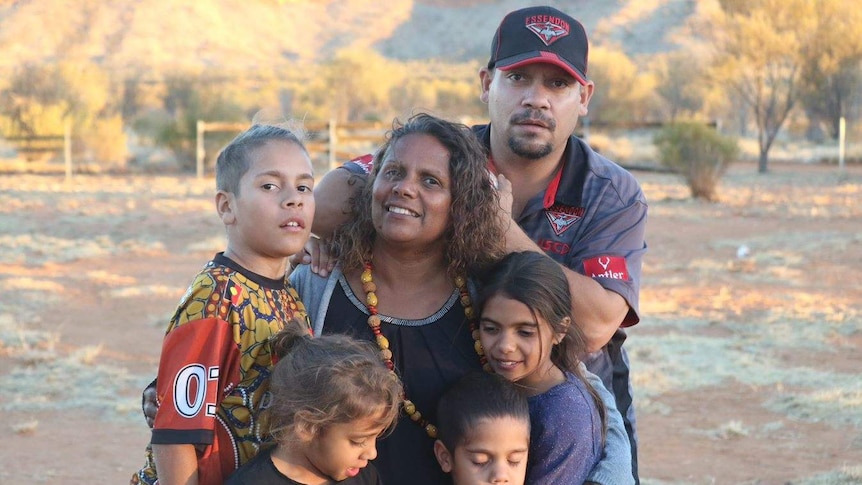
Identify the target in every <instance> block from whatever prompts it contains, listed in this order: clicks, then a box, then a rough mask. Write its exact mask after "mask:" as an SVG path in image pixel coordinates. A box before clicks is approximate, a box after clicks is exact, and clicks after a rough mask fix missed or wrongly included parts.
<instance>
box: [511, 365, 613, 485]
mask: <svg viewBox="0 0 862 485" xmlns="http://www.w3.org/2000/svg"><path fill="white" fill-rule="evenodd" d="M528 401H529V404H530V454H529V458H528V461H527V480H526V482H525V483H548V484H554V485H569V484H570V485H581V484H583V483H584V481H585V480H586V479H587V477H588V476H589V473H590V471H591V470H592V469H593V467H594V466H595V465H596V463H598V462H599V459H600V458H601V455H602V422H601V418H600V417H599V412H598V409H597V408H596V402H595V400H594V399H593V397H592V396H591V395H590V393H589V391H588V390H587V387H586V385H585V384H584V383H583V382H582V381H581V380H580V379H578V378H577V377H576V376H575V375H573V374H570V373H568V372H567V373H566V381H565V382H563V383H561V384H558V385H556V386H554V387H552V388H551V389H549V390H548V391H546V392H544V393H542V394H539V395H537V396H533V397H531V398H529V400H528Z"/></svg>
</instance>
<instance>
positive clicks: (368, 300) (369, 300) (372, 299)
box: [365, 291, 377, 307]
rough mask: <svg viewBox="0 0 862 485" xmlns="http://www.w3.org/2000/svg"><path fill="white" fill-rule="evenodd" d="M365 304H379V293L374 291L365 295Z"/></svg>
mask: <svg viewBox="0 0 862 485" xmlns="http://www.w3.org/2000/svg"><path fill="white" fill-rule="evenodd" d="M365 304H366V305H368V306H370V307H372V306H377V295H375V294H374V292H373V291H372V292H370V293H368V294H367V295H365Z"/></svg>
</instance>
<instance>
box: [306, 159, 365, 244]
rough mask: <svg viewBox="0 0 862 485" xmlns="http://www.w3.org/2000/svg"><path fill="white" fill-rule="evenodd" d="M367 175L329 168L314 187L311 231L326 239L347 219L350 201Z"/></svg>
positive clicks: (363, 184)
mask: <svg viewBox="0 0 862 485" xmlns="http://www.w3.org/2000/svg"><path fill="white" fill-rule="evenodd" d="M367 180H368V179H367V177H366V176H364V175H360V174H357V173H354V172H351V171H350V170H347V169H343V168H336V169H334V170H330V171H329V172H327V173H326V175H324V176H323V178H321V179H320V182H318V183H317V185H315V187H314V205H315V208H314V222H313V223H312V225H311V232H312V233H314V234H316V235H317V236H318V237H320V238H322V239H328V238H329V236H331V235H332V233H333V232H335V230H336V229H338V227H339V226H340V225H341V224H344V223H345V222H347V220H348V216H349V215H350V203H351V201H352V199H353V198H354V197H356V195H357V194H358V193H359V192H360V191H361V190H362V188H363V187H365V183H366V181H367Z"/></svg>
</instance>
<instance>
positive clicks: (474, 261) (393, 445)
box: [291, 114, 504, 485]
mask: <svg viewBox="0 0 862 485" xmlns="http://www.w3.org/2000/svg"><path fill="white" fill-rule="evenodd" d="M485 163H486V155H485V153H484V151H483V149H482V147H481V146H480V145H479V143H478V141H477V140H476V139H475V137H474V136H473V135H472V133H471V132H470V131H469V129H468V128H467V127H466V126H463V125H458V124H453V123H450V122H447V121H444V120H441V119H438V118H435V117H433V116H430V115H426V114H420V115H416V116H414V117H412V118H410V119H409V120H408V121H407V123H405V124H403V125H397V124H396V126H394V128H393V130H392V132H391V133H390V136H389V138H388V140H387V142H386V144H384V145H383V147H381V149H380V151H379V152H378V155H377V159H376V160H375V163H374V170H373V171H372V173H371V178H370V180H369V183H368V184H367V185H366V186H365V187H364V189H363V191H362V192H361V193H360V195H359V196H358V198H357V201H356V203H355V205H354V207H355V210H354V214H353V220H352V222H349V223H347V224H346V225H345V226H344V227H342V228H341V229H339V231H338V233H337V234H336V235H335V236H334V239H333V253H334V256H335V257H337V258H338V260H339V261H340V263H339V264H340V266H339V267H337V268H335V270H334V271H333V272H332V274H330V275H329V276H328V278H322V277H320V276H317V275H315V274H313V273H311V271H310V270H309V268H308V266H307V265H301V266H300V267H299V268H297V270H296V271H295V272H294V273H293V274H292V275H291V282H292V283H293V285H294V286H295V287H296V289H297V291H298V292H299V294H300V297H301V298H302V300H303V301H304V302H305V304H306V308H307V309H308V312H309V317H310V318H311V320H312V324H313V326H314V332H315V335H320V334H327V333H346V334H349V335H353V336H354V337H357V338H363V339H368V340H374V341H376V342H377V343H378V346H379V348H380V352H381V358H382V359H383V360H384V361H385V362H386V364H387V365H388V366H390V368H393V369H394V370H395V372H396V373H398V374H399V375H400V376H401V378H402V380H403V382H404V387H405V403H404V413H403V415H402V418H401V420H400V422H399V424H398V426H396V428H395V431H394V433H393V434H392V435H391V436H389V437H387V438H386V439H384V440H382V441H381V443H380V445H379V457H378V458H377V460H376V462H375V464H376V466H377V468H378V470H379V471H380V474H381V477H382V478H383V482H384V483H392V484H398V483H413V484H424V483H427V484H435V485H436V484H439V483H446V481H447V480H448V478H447V477H446V475H445V474H443V473H442V471H441V470H440V468H439V466H438V465H437V462H436V459H435V457H434V454H433V442H434V440H433V437H434V436H436V430H435V427H434V423H436V419H435V418H436V416H435V409H436V405H437V400H438V399H439V397H440V395H442V393H443V391H444V390H445V389H446V388H447V387H449V386H450V385H451V384H453V383H454V382H455V381H457V380H458V379H459V378H460V377H462V376H463V375H464V374H465V373H467V372H468V371H470V370H474V369H480V368H482V364H483V363H484V357H482V356H480V355H479V354H477V346H476V343H475V339H474V336H473V328H475V321H476V310H475V309H474V307H473V301H474V297H473V296H474V293H473V288H472V284H471V283H469V279H467V275H470V276H476V275H478V274H480V273H482V272H483V271H484V270H486V269H487V268H488V267H489V266H490V265H491V264H493V263H494V262H495V261H496V260H498V259H499V258H500V257H502V255H503V254H504V247H503V241H504V238H503V232H502V230H501V228H500V224H499V222H498V220H497V217H498V216H497V213H498V207H499V202H498V198H497V193H496V191H495V190H494V188H493V186H492V184H491V181H490V179H489V176H488V172H487V170H486V168H485ZM480 351H481V350H480Z"/></svg>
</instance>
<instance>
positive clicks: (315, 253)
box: [289, 235, 336, 278]
mask: <svg viewBox="0 0 862 485" xmlns="http://www.w3.org/2000/svg"><path fill="white" fill-rule="evenodd" d="M289 262H290V267H291V269H293V268H296V266H297V265H298V264H310V265H311V272H312V273H315V274H318V275H320V276H322V277H324V278H326V277H327V276H329V273H331V272H332V269H333V268H335V263H336V259H335V258H333V257H332V255H331V254H330V253H329V245H328V244H326V243H325V242H324V241H323V240H322V239H320V238H318V237H317V236H314V235H312V236H311V237H309V238H308V241H307V242H306V243H305V248H304V249H303V250H302V251H301V252H299V253H296V254H294V255H293V256H291V257H290V259H289Z"/></svg>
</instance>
